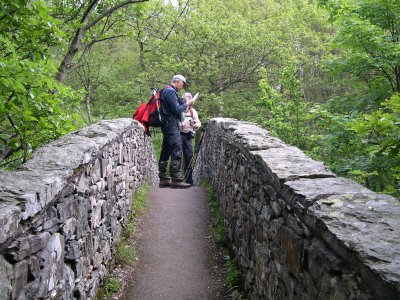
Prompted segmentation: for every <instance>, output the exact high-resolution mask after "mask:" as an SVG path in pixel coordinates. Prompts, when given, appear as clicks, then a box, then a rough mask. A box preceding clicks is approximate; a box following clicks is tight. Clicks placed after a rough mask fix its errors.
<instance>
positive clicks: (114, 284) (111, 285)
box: [105, 276, 121, 297]
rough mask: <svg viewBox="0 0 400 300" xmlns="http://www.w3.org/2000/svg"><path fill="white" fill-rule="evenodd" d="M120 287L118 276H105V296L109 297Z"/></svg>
mask: <svg viewBox="0 0 400 300" xmlns="http://www.w3.org/2000/svg"><path fill="white" fill-rule="evenodd" d="M120 288H121V283H120V282H119V280H118V278H115V277H113V276H108V277H107V279H106V286H105V293H106V297H110V296H111V295H112V294H114V293H116V292H118V291H119V289H120Z"/></svg>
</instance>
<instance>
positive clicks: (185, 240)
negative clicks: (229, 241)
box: [121, 187, 230, 300]
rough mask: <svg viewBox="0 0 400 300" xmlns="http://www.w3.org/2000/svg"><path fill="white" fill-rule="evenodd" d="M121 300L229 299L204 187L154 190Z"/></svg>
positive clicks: (151, 193)
mask: <svg viewBox="0 0 400 300" xmlns="http://www.w3.org/2000/svg"><path fill="white" fill-rule="evenodd" d="M148 202H149V208H148V211H147V213H146V215H145V216H144V218H143V222H142V226H141V227H142V229H141V232H140V236H139V238H138V241H137V245H138V246H137V247H138V250H139V255H138V262H137V263H136V265H135V267H134V271H133V274H132V276H131V282H130V283H128V284H127V286H126V288H125V291H124V296H123V297H122V298H121V299H124V300H135V299H140V300H146V299H149V300H150V299H151V300H157V299H230V297H229V296H228V294H229V293H228V291H227V288H226V286H225V285H224V276H225V271H224V267H223V258H222V254H221V251H220V250H219V249H218V247H216V244H215V241H214V240H213V238H212V236H211V234H210V223H211V221H210V209H209V205H208V200H207V193H206V191H205V190H204V189H203V188H200V187H191V188H189V189H171V188H163V189H161V188H152V189H150V192H149V194H148Z"/></svg>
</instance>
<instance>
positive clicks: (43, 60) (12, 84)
mask: <svg viewBox="0 0 400 300" xmlns="http://www.w3.org/2000/svg"><path fill="white" fill-rule="evenodd" d="M0 3H1V10H0V28H1V29H0V32H1V35H0V49H1V54H0V82H1V89H0V95H1V102H0V120H1V121H0V167H1V168H13V167H16V166H18V165H19V164H20V163H21V162H24V161H26V160H27V158H28V157H29V154H30V153H31V152H32V150H33V149H35V148H36V147H37V146H39V145H41V144H43V143H47V142H48V141H50V140H51V139H54V138H56V137H59V136H60V135H62V134H64V133H66V132H68V131H69V130H71V129H72V128H74V126H73V121H74V115H73V114H71V112H72V108H73V106H74V102H73V99H74V98H73V94H72V93H71V92H70V90H69V89H68V88H66V87H65V86H63V85H62V84H59V83H58V82H57V81H55V79H54V73H55V70H56V69H55V68H54V65H53V64H52V63H51V60H50V59H49V55H50V54H49V47H50V46H53V45H55V44H57V43H59V40H60V38H61V37H62V34H61V32H60V31H59V30H58V29H57V27H56V22H55V21H54V19H53V18H51V17H50V16H49V14H48V9H47V7H46V6H45V4H44V3H43V2H42V1H29V0H20V1H9V0H1V1H0ZM55 91H57V92H55ZM66 99H68V101H69V102H66V101H65V100H66Z"/></svg>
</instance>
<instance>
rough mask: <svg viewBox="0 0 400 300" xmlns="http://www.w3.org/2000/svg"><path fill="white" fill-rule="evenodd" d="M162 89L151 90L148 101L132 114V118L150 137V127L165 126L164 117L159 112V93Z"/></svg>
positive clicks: (160, 111)
mask: <svg viewBox="0 0 400 300" xmlns="http://www.w3.org/2000/svg"><path fill="white" fill-rule="evenodd" d="M163 90H164V89H153V90H152V91H151V92H150V95H149V100H148V101H147V102H144V103H142V104H140V105H139V107H138V108H137V109H136V110H135V112H134V113H133V118H134V119H135V120H137V121H139V122H140V123H141V124H142V125H143V126H144V132H145V133H147V134H148V135H150V130H149V128H150V127H161V126H163V125H165V123H166V120H165V116H164V115H163V113H162V110H161V93H162V91H163Z"/></svg>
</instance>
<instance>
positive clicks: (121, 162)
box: [0, 119, 158, 299]
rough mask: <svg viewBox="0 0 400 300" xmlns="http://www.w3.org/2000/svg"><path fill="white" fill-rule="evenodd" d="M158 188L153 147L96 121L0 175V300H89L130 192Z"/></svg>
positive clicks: (122, 124) (125, 128) (129, 130)
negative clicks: (143, 187)
mask: <svg viewBox="0 0 400 300" xmlns="http://www.w3.org/2000/svg"><path fill="white" fill-rule="evenodd" d="M145 181H147V182H149V183H150V184H157V182H158V177H157V165H156V163H155V159H154V152H153V148H152V144H151V139H150V138H149V137H147V136H145V135H144V134H143V128H142V127H141V125H139V123H137V122H136V121H132V119H117V120H112V121H101V122H99V123H98V124H95V125H92V126H90V127H87V128H84V129H82V130H79V131H77V132H73V133H71V134H68V135H65V136H64V137H62V138H60V139H58V140H56V141H54V142H52V143H50V144H48V145H46V146H44V147H42V148H40V149H38V150H37V151H36V152H35V153H34V155H33V158H32V159H31V160H30V161H28V162H27V163H25V164H24V165H23V167H22V168H21V169H19V170H17V171H13V172H0V182H1V186H0V299H95V296H96V293H97V290H98V287H99V285H101V284H102V283H103V280H104V277H105V276H106V274H107V273H108V270H107V267H108V265H109V264H110V262H111V261H112V257H113V255H114V254H115V252H116V244H117V243H118V241H119V240H120V236H121V230H122V226H123V224H124V221H125V220H126V217H127V214H128V212H129V211H130V209H131V203H132V198H133V193H134V191H135V190H136V189H137V188H138V187H139V186H140V185H141V184H142V183H144V182H145Z"/></svg>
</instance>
